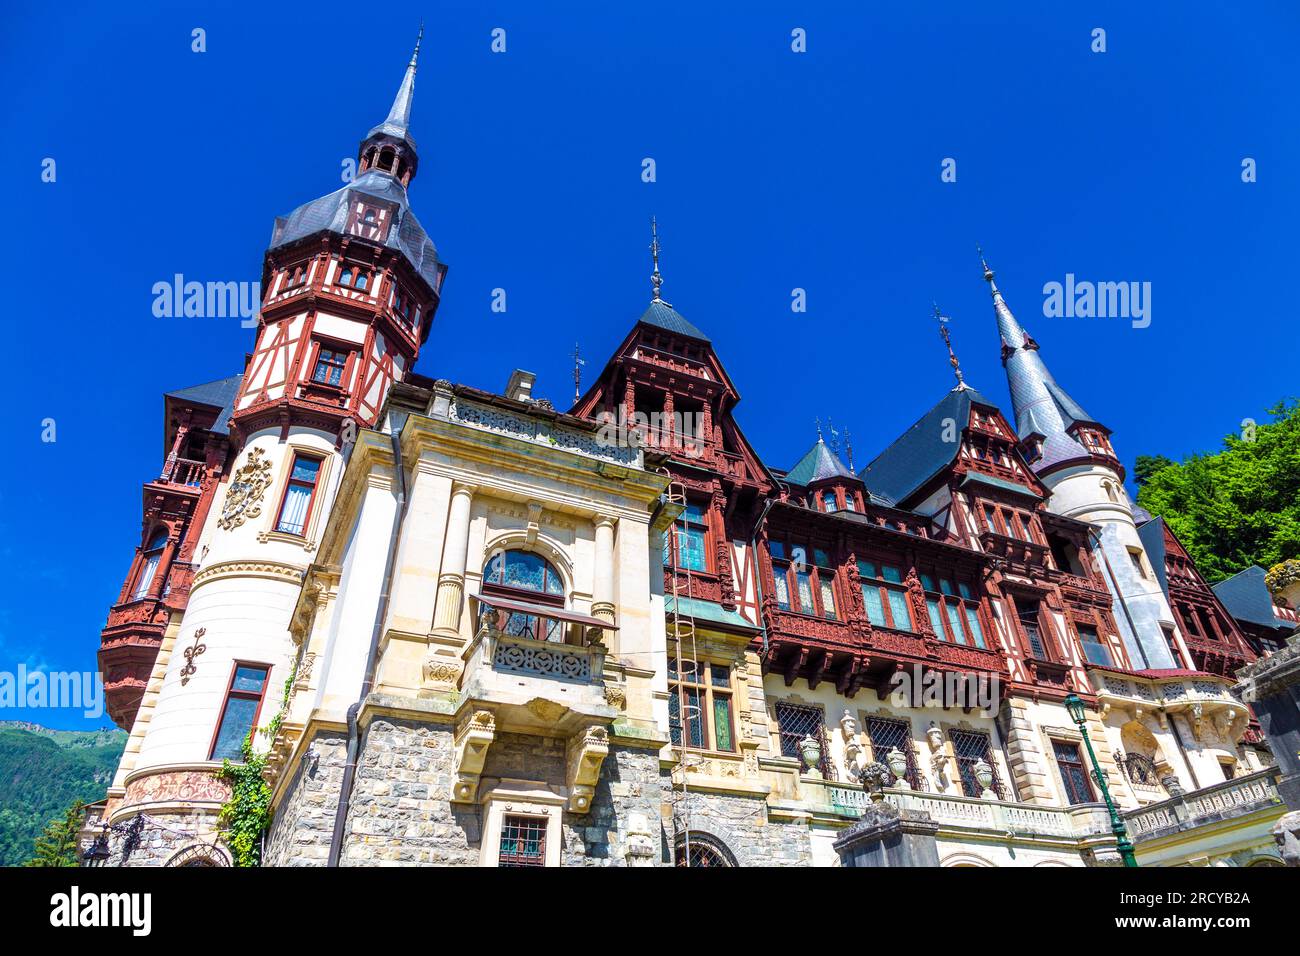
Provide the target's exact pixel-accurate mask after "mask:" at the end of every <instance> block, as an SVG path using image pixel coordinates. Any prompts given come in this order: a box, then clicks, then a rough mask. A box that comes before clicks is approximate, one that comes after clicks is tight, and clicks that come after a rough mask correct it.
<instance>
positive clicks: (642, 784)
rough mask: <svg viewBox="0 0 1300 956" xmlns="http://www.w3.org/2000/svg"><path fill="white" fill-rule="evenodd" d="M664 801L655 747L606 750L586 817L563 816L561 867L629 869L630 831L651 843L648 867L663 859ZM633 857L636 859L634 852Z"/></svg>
mask: <svg viewBox="0 0 1300 956" xmlns="http://www.w3.org/2000/svg"><path fill="white" fill-rule="evenodd" d="M663 801H664V791H663V781H662V779H661V777H660V775H659V752H658V750H657V749H655V750H653V751H650V750H634V749H632V748H628V747H618V746H614V747H610V749H609V756H608V757H606V758H605V762H604V763H603V764H602V765H601V768H600V779H599V780H598V781H597V783H596V792H595V794H594V796H593V797H592V800H591V810H590V811H589V812H588V813H585V814H574V813H565V814H564V819H563V827H564V849H563V852H562V856H561V860H562V865H563V866H628V865H630V861H629V858H628V849H629V845H630V844H629V839H628V835H629V832H630V831H634V830H637V829H640V828H645V829H646V830H647V831H648V832H649V833H650V835H651V838H652V841H653V851H654V852H653V856H646V857H644V858H641V859H643V860H644V863H645V864H646V865H651V866H658V865H660V864H662V863H664V862H666V861H667V855H666V854H667V851H666V848H665V843H664V839H663V832H662V827H661V825H660V820H661V814H662V807H663ZM633 858H634V859H636V857H635V853H634V854H633Z"/></svg>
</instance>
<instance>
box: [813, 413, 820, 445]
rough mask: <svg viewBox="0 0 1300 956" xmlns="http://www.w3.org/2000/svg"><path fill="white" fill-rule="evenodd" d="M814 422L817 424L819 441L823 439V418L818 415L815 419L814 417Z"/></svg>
mask: <svg viewBox="0 0 1300 956" xmlns="http://www.w3.org/2000/svg"><path fill="white" fill-rule="evenodd" d="M813 423H814V424H815V425H816V426H817V440H818V441H821V440H822V420H821V417H820V416H818V417H817V418H814V419H813Z"/></svg>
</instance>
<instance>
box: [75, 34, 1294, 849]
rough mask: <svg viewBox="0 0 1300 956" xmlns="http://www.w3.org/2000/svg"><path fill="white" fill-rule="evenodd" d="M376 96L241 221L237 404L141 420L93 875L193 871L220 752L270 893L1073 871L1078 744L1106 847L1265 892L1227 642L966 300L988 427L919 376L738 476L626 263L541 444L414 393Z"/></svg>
mask: <svg viewBox="0 0 1300 956" xmlns="http://www.w3.org/2000/svg"><path fill="white" fill-rule="evenodd" d="M417 52H418V44H417ZM415 70H416V60H415V58H414V57H413V58H412V61H411V63H410V65H409V66H408V68H407V71H406V74H405V76H404V78H403V80H402V84H401V87H400V89H399V92H398V96H397V99H396V101H395V102H394V105H393V107H392V110H391V111H390V114H389V116H388V118H387V119H386V120H385V122H383V123H381V124H380V125H379V126H376V127H375V128H374V129H373V130H371V131H370V133H369V134H368V135H367V136H366V138H365V139H364V140H363V141H362V142H361V144H360V147H359V150H358V166H359V174H358V176H357V178H356V179H355V180H354V181H353V182H351V183H348V184H347V185H346V186H344V187H343V188H342V189H340V190H337V191H336V192H334V193H331V194H330V195H328V196H325V197H322V198H320V199H317V200H313V201H312V202H309V203H306V204H305V205H303V206H300V207H299V208H298V209H296V210H295V211H294V212H292V213H290V214H289V215H288V216H285V217H283V218H281V219H279V220H277V221H276V225H275V229H274V233H273V238H272V243H271V246H270V248H269V249H268V250H267V253H266V257H265V266H264V273H263V289H264V301H263V303H262V310H261V313H260V315H259V319H258V328H257V335H256V342H255V345H254V349H253V352H252V353H251V355H250V356H249V357H248V360H247V362H246V365H245V368H244V369H243V372H242V373H241V374H239V375H236V376H232V377H231V378H229V379H227V380H224V381H222V382H218V383H212V384H210V385H207V386H201V387H198V388H196V389H187V390H183V391H181V392H176V393H172V394H170V395H169V396H168V398H167V416H168V419H167V422H168V424H167V430H166V441H167V446H166V450H167V460H166V463H165V465H164V469H163V474H162V477H161V478H160V479H159V480H158V481H156V482H151V483H149V484H148V485H146V489H145V523H144V526H143V528H142V536H141V540H140V542H139V548H138V551H137V553H136V556H135V558H134V560H133V562H132V566H131V570H130V574H129V576H128V578H127V581H126V582H125V584H124V586H123V589H122V592H121V594H120V596H119V601H118V603H117V604H116V605H115V606H114V608H113V609H112V612H111V616H110V621H109V626H108V627H106V629H105V631H104V634H103V636H102V651H101V654H102V659H103V661H104V666H105V669H106V671H107V672H108V673H109V674H110V678H111V679H110V695H111V696H110V707H111V708H112V709H113V713H114V717H115V719H117V720H118V721H119V722H121V723H122V724H123V725H124V726H129V727H130V728H131V739H130V743H129V744H128V748H127V752H126V754H125V755H124V757H123V760H122V763H121V766H120V767H119V770H118V774H117V776H116V778H115V780H114V783H113V787H112V789H111V790H110V793H109V801H108V805H107V807H106V810H105V820H106V821H107V823H108V824H109V825H110V826H111V827H112V828H113V833H114V834H115V835H116V838H115V843H114V848H113V852H114V858H115V860H116V861H117V862H124V863H130V864H132V865H134V864H140V863H162V864H172V863H177V864H179V863H183V862H193V861H194V860H195V859H196V858H198V857H202V858H203V860H204V861H206V862H209V863H224V862H229V861H230V854H229V852H228V849H227V847H226V846H225V844H224V837H223V835H222V833H221V832H220V825H219V823H218V813H219V811H220V808H221V806H222V804H223V802H224V801H225V800H226V799H227V797H228V789H227V787H226V784H225V783H224V782H223V781H222V780H221V779H220V778H219V775H218V773H217V771H218V770H219V768H220V767H221V764H222V761H223V760H227V759H229V760H234V761H239V760H241V759H244V758H246V757H247V756H248V753H249V751H248V750H247V749H246V748H247V747H251V748H252V751H253V752H256V753H259V754H266V756H267V765H266V779H267V781H268V783H269V785H270V787H271V799H272V808H273V811H274V820H273V823H272V825H271V827H270V830H269V831H268V832H267V834H266V839H265V844H264V846H265V856H264V859H265V861H266V862H268V863H272V864H277V865H348V864H350V865H369V864H378V863H400V864H449V865H487V866H553V865H661V864H663V865H672V864H677V865H773V864H781V865H826V866H835V865H841V864H842V863H844V862H846V861H849V860H859V859H867V858H870V856H871V853H870V851H869V850H864V848H863V839H864V838H863V835H862V826H861V823H862V821H864V820H867V821H870V820H876V819H879V818H880V817H881V815H882V814H883V815H884V816H888V815H889V813H890V812H892V811H885V810H884V809H883V808H885V807H892V808H894V810H896V811H898V813H896V814H894V816H895V818H897V819H900V820H904V821H905V825H906V826H908V827H911V828H912V830H911V831H909V832H911V833H912V834H913V836H916V837H917V840H916V841H913V842H914V843H917V844H918V845H920V844H924V845H925V846H926V847H928V850H927V851H926V853H924V854H922V855H921V856H919V857H917V858H916V859H915V860H914V862H918V863H926V864H937V865H948V866H958V865H988V866H1034V865H1070V866H1079V865H1097V864H1108V863H1114V862H1116V861H1117V859H1118V856H1117V852H1116V847H1117V842H1116V835H1115V833H1114V831H1113V830H1112V826H1111V822H1110V819H1109V816H1108V814H1107V810H1106V807H1105V804H1104V801H1103V794H1102V793H1101V792H1100V791H1099V789H1098V783H1099V781H1098V778H1097V777H1096V776H1094V774H1093V772H1092V758H1091V756H1090V753H1091V752H1093V751H1095V754H1096V760H1097V766H1098V767H1099V768H1100V773H1101V775H1102V777H1101V779H1103V780H1105V781H1106V782H1107V784H1108V791H1109V794H1110V795H1111V797H1112V798H1113V799H1114V800H1115V802H1116V803H1117V805H1118V806H1119V807H1120V808H1121V810H1122V811H1123V812H1124V813H1125V814H1126V815H1128V816H1129V817H1130V818H1131V820H1132V830H1133V832H1134V835H1135V837H1136V842H1137V843H1138V853H1139V856H1140V857H1141V856H1143V855H1145V856H1146V858H1147V859H1148V860H1149V861H1151V862H1161V863H1172V862H1188V861H1191V860H1198V859H1201V858H1204V859H1206V860H1215V861H1219V862H1222V861H1228V862H1231V863H1250V862H1255V861H1257V860H1265V861H1272V860H1274V859H1276V856H1277V854H1276V852H1275V851H1271V850H1270V849H1269V847H1270V845H1271V838H1270V837H1269V835H1268V830H1267V828H1268V826H1269V825H1270V823H1271V820H1272V819H1273V818H1274V817H1275V816H1276V815H1277V813H1278V812H1280V811H1278V810H1277V805H1276V801H1275V800H1273V798H1272V794H1273V793H1274V791H1273V790H1272V780H1273V775H1274V772H1273V771H1272V770H1270V769H1269V768H1268V767H1267V766H1266V763H1265V760H1266V756H1267V755H1266V753H1264V752H1262V751H1261V750H1260V749H1258V748H1256V747H1253V746H1251V747H1245V748H1243V747H1242V746H1241V744H1242V742H1243V740H1244V741H1246V742H1247V743H1251V742H1252V738H1251V736H1250V735H1251V733H1252V732H1254V731H1252V727H1251V715H1250V712H1249V710H1248V709H1247V708H1246V706H1245V705H1243V704H1241V703H1240V702H1238V701H1237V700H1236V699H1234V698H1233V697H1232V696H1231V694H1229V693H1228V687H1229V686H1230V685H1231V683H1232V679H1231V674H1232V672H1233V670H1234V668H1235V667H1237V666H1240V665H1241V664H1243V663H1246V662H1249V661H1250V660H1252V659H1254V657H1255V655H1256V654H1257V653H1258V652H1259V650H1261V649H1262V648H1261V646H1259V645H1256V646H1255V647H1252V645H1251V642H1250V641H1249V640H1247V638H1246V637H1245V635H1244V634H1243V632H1242V630H1241V628H1240V627H1239V626H1238V625H1237V624H1236V623H1235V622H1234V620H1233V617H1232V615H1231V614H1229V613H1228V611H1227V610H1226V609H1225V606H1224V604H1223V602H1222V601H1220V600H1219V598H1218V597H1217V596H1216V594H1215V592H1214V591H1212V590H1211V589H1209V588H1208V587H1207V586H1206V584H1205V582H1204V580H1203V579H1201V578H1200V576H1199V574H1198V573H1197V572H1196V570H1195V567H1194V565H1193V564H1192V562H1191V560H1190V558H1189V557H1188V556H1187V554H1186V552H1185V550H1184V549H1182V547H1181V545H1179V543H1178V542H1177V539H1176V538H1175V537H1174V536H1173V535H1172V533H1170V532H1169V531H1168V529H1167V528H1164V526H1163V523H1162V522H1160V521H1159V520H1158V519H1155V520H1148V518H1147V516H1144V515H1141V514H1140V513H1135V510H1134V508H1133V507H1132V505H1131V503H1130V502H1129V501H1128V499H1127V496H1126V494H1125V492H1124V489H1123V469H1122V467H1121V466H1120V464H1119V459H1118V456H1117V454H1116V452H1115V451H1114V448H1113V447H1112V445H1111V443H1110V432H1109V430H1108V429H1107V428H1106V427H1105V426H1103V425H1101V424H1100V423H1098V422H1096V421H1094V420H1092V419H1091V418H1090V417H1089V416H1088V415H1087V414H1086V413H1085V412H1084V411H1083V409H1082V408H1081V407H1080V406H1079V404H1078V403H1077V402H1076V401H1074V399H1073V398H1071V397H1070V396H1069V395H1068V394H1067V393H1066V392H1065V391H1064V389H1063V388H1062V387H1061V386H1060V385H1059V384H1057V383H1056V381H1055V379H1054V378H1052V376H1051V374H1050V372H1048V370H1047V367H1046V365H1045V364H1044V362H1043V359H1042V357H1041V355H1040V354H1039V349H1038V346H1037V344H1036V343H1035V342H1034V340H1033V339H1032V337H1030V336H1029V334H1028V333H1027V332H1026V331H1025V330H1024V328H1023V327H1022V326H1020V325H1019V323H1018V322H1017V321H1016V320H1015V318H1014V316H1013V315H1012V313H1011V310H1010V308H1009V307H1008V305H1007V303H1006V301H1005V299H1004V298H1003V296H1002V294H1001V293H1000V292H999V290H998V289H997V287H996V285H994V284H993V275H992V271H991V270H989V269H987V267H986V268H985V278H986V279H987V280H988V282H989V286H990V289H991V292H992V295H993V305H994V312H995V318H996V323H997V331H998V334H999V338H1000V340H1001V348H1002V357H1003V361H1004V364H1005V366H1006V369H1007V374H1008V383H1009V386H1010V394H1011V400H1012V412H1013V414H1012V415H1011V416H1010V417H1008V416H1006V415H1004V414H1003V412H1002V411H1001V410H1000V409H999V407H998V406H997V405H996V404H995V403H994V402H993V401H992V400H991V399H989V398H988V397H987V396H986V395H985V394H983V393H981V392H980V391H979V390H977V389H975V388H973V387H971V386H970V385H969V384H967V383H966V382H965V381H964V379H963V377H962V375H961V372H960V368H959V367H958V364H957V361H956V358H955V356H952V355H951V351H950V361H951V362H952V364H953V367H954V371H955V372H956V378H957V384H956V387H954V388H953V389H951V390H950V391H949V392H947V393H946V394H944V395H942V396H941V397H940V398H939V400H938V401H937V402H936V403H935V404H934V405H933V406H932V407H931V408H930V409H929V410H928V411H927V412H925V414H924V415H922V416H921V417H920V418H919V419H918V420H917V421H916V423H915V424H914V425H913V426H912V427H911V428H909V429H907V430H906V431H905V432H904V433H903V434H902V435H900V436H898V437H897V438H896V439H895V440H893V441H892V442H889V443H887V444H885V447H883V449H882V450H881V451H880V452H879V453H878V454H877V455H875V457H873V458H872V459H871V461H870V462H869V463H868V464H867V465H866V466H865V467H864V468H861V469H858V470H855V469H854V468H852V467H850V465H848V464H846V463H845V462H844V460H843V459H842V457H841V456H840V453H839V450H838V448H836V447H833V445H832V444H828V443H827V442H826V441H825V440H823V439H822V438H821V436H820V435H819V436H818V438H817V440H816V441H815V442H814V443H813V444H812V447H811V448H810V449H809V450H808V452H807V453H806V454H805V455H804V456H803V457H802V458H800V460H798V461H797V462H795V463H793V464H792V465H791V466H790V467H789V468H783V467H777V466H776V465H775V464H773V463H765V462H764V461H763V459H762V458H761V456H760V455H759V454H758V452H757V450H756V449H755V447H754V446H753V445H752V444H751V442H750V441H749V440H748V439H747V438H746V436H745V434H744V433H743V431H742V430H741V428H740V427H739V424H738V423H737V420H736V417H735V409H736V407H737V405H738V404H739V402H740V392H739V390H738V388H737V385H736V383H735V382H733V381H732V379H731V377H730V376H729V374H728V373H727V370H726V368H725V366H724V364H723V362H722V359H721V356H720V350H719V349H718V348H717V347H715V344H714V343H713V342H712V341H711V340H710V338H709V337H708V335H706V333H705V332H704V331H702V330H701V328H700V327H698V326H697V325H695V324H693V323H692V322H691V321H689V320H687V319H686V318H685V317H684V316H683V315H682V314H681V313H680V312H678V311H677V310H676V309H675V308H674V307H673V306H672V305H670V304H669V303H668V302H666V301H665V300H664V299H663V296H662V281H663V280H662V276H661V275H660V273H659V266H658V254H659V247H658V241H657V238H656V239H655V240H654V242H653V245H652V249H653V251H654V272H653V275H652V296H651V300H650V304H649V306H648V307H647V308H646V310H645V311H644V312H643V313H642V314H641V316H640V318H639V319H637V320H636V321H635V322H634V323H633V324H632V327H631V329H630V331H629V332H628V333H627V334H626V335H625V336H624V337H623V338H622V340H621V341H620V342H619V343H618V345H617V346H616V347H615V348H614V350H613V352H612V355H611V357H610V359H609V361H608V362H607V363H606V364H605V366H604V367H603V369H602V370H601V372H600V373H599V375H598V376H597V377H596V379H595V381H594V382H592V383H591V385H590V386H589V388H588V389H587V391H586V392H585V393H584V394H582V395H581V396H580V397H579V398H578V399H577V401H576V402H575V404H574V406H573V408H572V409H570V411H568V412H567V413H564V412H558V411H557V410H555V409H554V408H553V407H551V406H550V404H549V403H548V402H545V401H541V400H537V399H534V398H533V397H532V385H533V378H534V377H533V376H532V375H531V373H528V372H524V371H522V370H516V371H515V372H514V374H513V375H511V376H510V380H509V383H508V384H507V386H506V388H505V390H504V391H503V392H502V393H499V394H498V393H493V392H489V391H485V390H482V389H479V388H475V387H471V386H468V385H453V384H452V383H451V382H449V381H446V380H442V379H433V378H430V377H426V376H424V375H419V374H417V373H415V372H414V371H413V365H414V363H415V361H416V359H417V357H418V355H419V353H420V349H421V346H422V345H423V343H424V342H425V341H426V340H427V338H428V336H429V334H430V326H431V323H432V320H433V318H434V314H435V312H436V310H437V307H438V303H439V301H440V299H441V295H442V293H443V289H442V285H443V278H444V276H445V274H446V267H445V265H443V264H442V263H441V262H440V261H439V259H438V257H437V253H436V251H435V249H434V247H433V244H432V242H431V241H430V240H429V238H428V236H427V235H426V234H425V233H424V231H423V229H422V228H421V227H420V225H419V223H418V221H417V220H416V218H415V216H414V214H413V212H412V210H411V208H410V204H409V201H408V199H407V195H406V190H407V188H408V186H409V185H410V184H411V181H412V179H413V177H414V176H415V173H416V170H417V168H418V154H417V152H416V148H415V144H414V141H413V139H412V138H411V135H410V131H409V122H410V111H411V99H412V95H413V88H414V77H415ZM946 338H947V336H946V334H945V339H946ZM1071 695H1074V696H1077V697H1078V698H1080V699H1081V700H1082V701H1083V704H1084V707H1085V710H1086V715H1087V716H1086V719H1084V720H1083V723H1082V726H1080V725H1077V724H1076V723H1075V722H1074V720H1073V719H1072V718H1071V716H1070V714H1069V712H1068V710H1067V707H1066V701H1067V698H1069V697H1070V696H1071ZM261 731H265V733H261ZM1085 733H1086V735H1087V740H1086V741H1085V737H1084V735H1085ZM1089 742H1090V743H1091V747H1089V746H1088V743H1089ZM1198 801H1199V802H1198ZM1211 806H1215V807H1218V808H1219V811H1221V812H1218V813H1217V815H1216V816H1214V817H1213V819H1211V815H1210V813H1209V812H1208V810H1207V811H1206V812H1205V813H1204V814H1202V816H1198V814H1200V813H1201V810H1199V809H1197V808H1198V807H1200V808H1208V807H1211ZM1225 806H1227V807H1228V808H1229V810H1227V811H1225V810H1223V808H1224V807H1225ZM1202 817H1204V819H1202ZM1189 821H1190V822H1189ZM142 834H143V835H142ZM927 841H928V842H927ZM141 846H143V847H144V849H140V847H141ZM854 865H857V864H854ZM895 865H896V864H895Z"/></svg>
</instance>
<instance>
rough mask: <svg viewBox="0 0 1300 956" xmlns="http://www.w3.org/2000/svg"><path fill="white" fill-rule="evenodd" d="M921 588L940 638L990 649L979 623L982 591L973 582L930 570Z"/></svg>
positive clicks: (936, 634)
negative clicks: (980, 593)
mask: <svg viewBox="0 0 1300 956" xmlns="http://www.w3.org/2000/svg"><path fill="white" fill-rule="evenodd" d="M954 583H955V586H954ZM921 587H922V588H924V589H925V609H926V613H927V614H928V615H929V617H930V626H931V627H932V628H934V634H935V636H936V637H937V638H939V639H940V640H941V641H949V642H951V643H956V644H969V645H971V646H973V647H982V648H986V649H987V648H988V641H987V640H986V639H985V637H984V626H983V624H982V623H981V622H980V602H979V592H978V591H977V590H976V589H975V587H974V586H973V585H971V584H968V583H967V582H965V581H961V580H956V579H955V578H954V577H951V576H949V575H947V574H943V573H939V574H931V573H928V572H927V573H924V574H922V575H921Z"/></svg>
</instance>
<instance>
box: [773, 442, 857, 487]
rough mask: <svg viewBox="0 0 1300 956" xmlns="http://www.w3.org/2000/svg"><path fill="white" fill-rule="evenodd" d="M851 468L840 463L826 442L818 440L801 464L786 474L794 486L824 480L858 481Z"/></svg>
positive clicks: (787, 479)
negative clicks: (850, 479)
mask: <svg viewBox="0 0 1300 956" xmlns="http://www.w3.org/2000/svg"><path fill="white" fill-rule="evenodd" d="M857 477H858V476H857V475H855V474H854V473H853V472H852V471H851V470H850V469H849V466H848V465H846V464H844V462H842V461H840V457H839V455H837V454H835V452H833V451H831V450H830V448H829V446H827V444H826V442H825V441H823V440H822V439H821V438H818V439H817V444H815V445H813V446H812V448H810V449H808V454H806V455H804V456H803V457H802V458H800V459H799V464H797V465H795V466H794V467H793V468H791V469H790V470H789V471H788V472H787V473H786V476H785V478H786V481H788V482H789V483H791V484H794V485H802V486H805V487H806V486H808V485H810V484H812V483H813V482H814V481H821V480H822V479H824V478H852V479H855V480H856V479H857Z"/></svg>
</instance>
